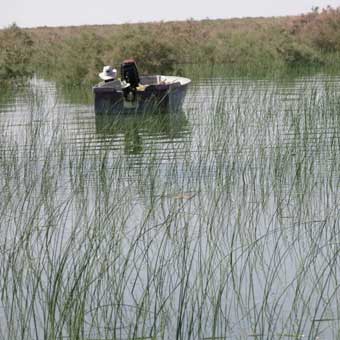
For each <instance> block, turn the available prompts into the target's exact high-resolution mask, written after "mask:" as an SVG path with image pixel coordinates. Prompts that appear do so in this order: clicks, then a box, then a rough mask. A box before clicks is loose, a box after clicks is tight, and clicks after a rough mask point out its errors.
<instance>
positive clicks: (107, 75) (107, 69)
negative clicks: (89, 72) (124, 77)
mask: <svg viewBox="0 0 340 340" xmlns="http://www.w3.org/2000/svg"><path fill="white" fill-rule="evenodd" d="M98 75H99V77H100V78H101V79H102V80H103V81H102V82H101V83H100V84H99V85H100V86H110V85H113V82H114V80H115V79H116V76H117V70H116V69H115V68H113V67H112V66H110V65H107V66H104V67H103V72H101V73H99V74H98Z"/></svg>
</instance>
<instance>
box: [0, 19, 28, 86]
mask: <svg viewBox="0 0 340 340" xmlns="http://www.w3.org/2000/svg"><path fill="white" fill-rule="evenodd" d="M32 46H33V41H32V39H31V38H30V36H29V35H28V34H27V33H26V32H25V31H23V30H22V29H20V28H19V27H18V26H17V25H16V24H13V25H11V26H10V27H8V28H6V29H4V30H2V31H0V80H12V79H18V78H22V77H27V76H30V75H31V74H32V70H31V67H30V65H31V64H30V62H31V57H32V51H33V49H32Z"/></svg>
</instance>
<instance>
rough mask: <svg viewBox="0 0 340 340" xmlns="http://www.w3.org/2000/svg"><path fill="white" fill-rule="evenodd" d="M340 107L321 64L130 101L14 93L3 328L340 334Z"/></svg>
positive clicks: (6, 332)
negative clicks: (102, 108)
mask: <svg viewBox="0 0 340 340" xmlns="http://www.w3.org/2000/svg"><path fill="white" fill-rule="evenodd" d="M84 92H85V96H84V95H83V94H84ZM339 112H340V77H337V76H327V75H323V74H317V75H311V76H300V77H295V78H294V77H287V78H285V79H249V78H236V77H235V78H217V77H215V78H207V79H200V80H196V81H195V82H193V84H192V86H191V89H190V91H189V93H188V94H187V97H186V101H185V103H184V107H183V110H182V112H177V113H171V112H169V113H163V114H155V113H149V114H143V115H140V114H139V115H128V116H127V115H118V116H95V115H94V109H93V103H92V98H91V96H90V95H89V91H86V90H85V91H79V90H74V91H70V90H67V91H65V90H64V91H62V90H60V89H58V88H56V86H55V85H54V84H53V83H51V82H47V81H44V80H41V79H33V80H32V81H31V82H30V84H29V85H28V86H26V87H22V88H19V89H17V90H15V91H12V92H11V91H7V92H5V91H3V93H2V94H1V95H0V126H1V131H2V133H1V154H0V159H1V161H0V175H1V176H0V177H1V180H0V185H1V188H2V190H1V192H2V200H1V203H0V214H1V222H0V223H1V224H0V233H1V241H0V258H1V261H0V263H1V265H0V292H1V299H0V326H1V327H0V337H1V338H4V339H7V338H12V339H38V338H41V339H47V338H48V339H59V338H62V337H64V338H71V339H79V338H82V339H94V338H96V339H133V338H155V339H162V338H164V339H174V338H178V339H190V338H192V339H198V338H200V339H217V338H219V339H221V338H222V339H224V338H230V339H247V338H257V339H275V338H278V339H280V338H301V337H302V336H304V337H305V338H308V339H316V338H318V337H319V339H337V338H340V335H339V333H338V330H339V329H340V327H339V310H338V305H339V304H338V296H339V294H338V287H339V281H338V270H339V259H338V256H339V249H340V248H339V245H340V239H339V219H338V217H339V198H340V197H339V170H340V167H339V165H340V164H339V163H340V157H339V156H340V155H339V151H340V148H339V147H340V139H339V138H340V133H339V127H340V125H339V117H340V116H339Z"/></svg>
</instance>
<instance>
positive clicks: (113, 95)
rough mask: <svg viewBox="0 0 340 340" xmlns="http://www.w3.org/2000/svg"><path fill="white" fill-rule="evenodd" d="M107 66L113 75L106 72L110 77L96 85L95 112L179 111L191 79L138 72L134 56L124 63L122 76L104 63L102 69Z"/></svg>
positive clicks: (94, 88)
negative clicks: (119, 76)
mask: <svg viewBox="0 0 340 340" xmlns="http://www.w3.org/2000/svg"><path fill="white" fill-rule="evenodd" d="M105 70H106V71H107V72H111V74H112V75H111V76H110V77H109V76H107V79H105V77H102V79H105V81H104V82H100V83H99V84H97V85H95V86H94V87H93V93H94V109H95V113H96V114H111V113H125V112H150V111H156V110H157V111H158V110H167V111H178V110H180V109H181V107H182V104H183V101H184V98H185V95H186V92H187V88H188V86H189V84H190V83H191V80H190V79H188V78H184V77H176V76H164V75H147V76H139V72H138V69H137V66H136V63H135V61H134V60H133V59H128V60H125V61H124V62H123V63H122V64H121V78H120V79H115V74H116V73H115V72H114V71H116V70H112V69H108V68H107V69H105V67H104V70H103V72H104V71H105ZM101 74H103V73H101ZM101 74H100V75H101Z"/></svg>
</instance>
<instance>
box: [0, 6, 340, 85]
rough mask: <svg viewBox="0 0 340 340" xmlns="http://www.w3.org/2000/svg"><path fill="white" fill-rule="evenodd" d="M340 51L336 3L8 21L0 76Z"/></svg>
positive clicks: (319, 57)
mask: <svg viewBox="0 0 340 340" xmlns="http://www.w3.org/2000/svg"><path fill="white" fill-rule="evenodd" d="M32 41H34V46H33V47H32ZM32 51H33V52H34V53H33V55H32ZM339 55H340V9H339V8H337V9H334V8H331V7H328V8H326V9H324V10H319V9H317V8H315V9H313V11H312V12H311V13H307V14H305V15H301V16H299V17H285V18H254V19H250V18H245V19H231V20H202V21H195V20H187V21H183V22H166V23H164V22H158V23H140V24H124V25H106V26H81V27H59V28H48V27H46V28H36V29H29V30H25V31H23V30H21V29H19V28H18V27H17V26H15V25H13V26H12V27H10V28H8V29H6V30H3V31H0V77H1V78H2V79H8V78H11V79H12V78H17V77H22V76H27V75H30V74H31V71H32V69H34V71H35V72H36V73H38V74H39V75H40V76H42V77H45V78H50V79H54V80H57V81H58V82H60V83H63V84H68V85H84V84H90V83H94V82H96V81H98V73H99V72H100V71H101V70H102V67H103V66H104V65H112V66H114V67H116V68H118V69H119V65H120V63H121V62H122V61H123V60H124V59H127V58H133V59H135V60H136V61H137V64H138V67H139V69H140V72H141V73H142V74H154V73H157V74H181V72H180V70H179V65H182V66H183V65H192V64H200V65H202V64H205V65H211V66H213V65H227V66H228V67H229V68H230V69H232V70H240V71H241V72H242V70H245V72H246V73H248V72H249V71H251V70H256V71H258V70H261V72H263V71H265V72H271V71H273V70H278V68H283V69H284V68H285V67H286V66H289V67H291V66H300V65H303V66H318V65H323V64H325V65H328V64H334V65H335V63H336V61H337V60H339ZM243 73H244V72H243Z"/></svg>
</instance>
